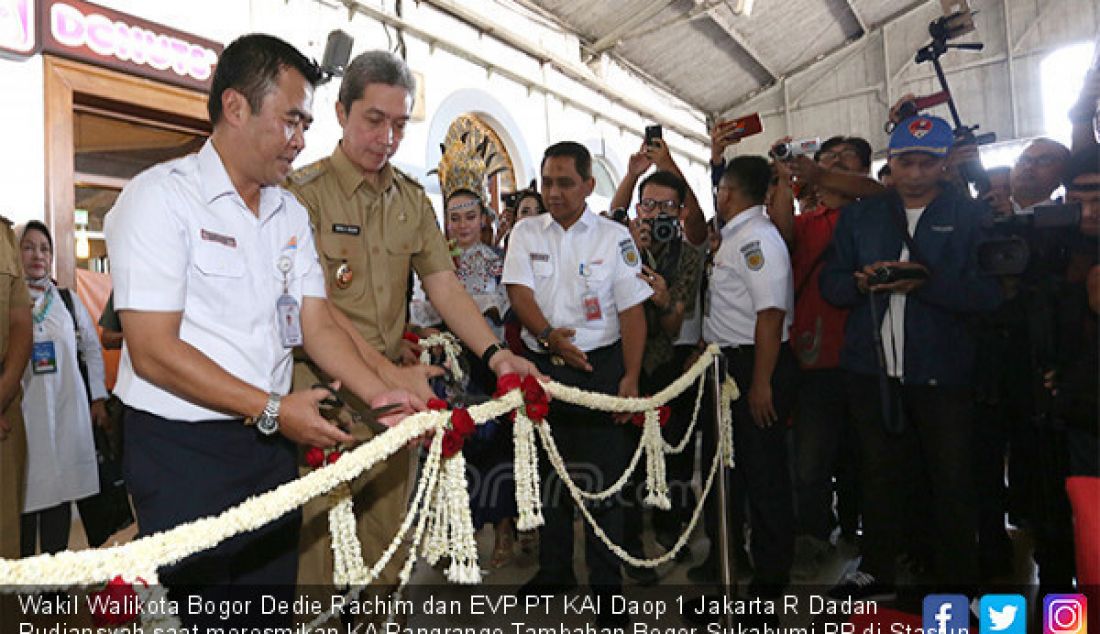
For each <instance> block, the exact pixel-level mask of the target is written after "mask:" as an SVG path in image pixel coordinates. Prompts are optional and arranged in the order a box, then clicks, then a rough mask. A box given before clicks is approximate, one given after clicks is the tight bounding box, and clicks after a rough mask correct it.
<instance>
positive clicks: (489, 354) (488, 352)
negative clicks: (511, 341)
mask: <svg viewBox="0 0 1100 634" xmlns="http://www.w3.org/2000/svg"><path fill="white" fill-rule="evenodd" d="M507 349H508V348H507V347H506V346H505V345H504V344H503V343H501V342H499V341H497V342H495V343H492V344H490V345H489V347H488V348H486V349H485V352H482V353H481V362H482V363H484V364H485V365H486V367H488V365H489V361H490V360H492V358H493V357H494V356H495V355H496V353H498V352H500V351H502V350H507Z"/></svg>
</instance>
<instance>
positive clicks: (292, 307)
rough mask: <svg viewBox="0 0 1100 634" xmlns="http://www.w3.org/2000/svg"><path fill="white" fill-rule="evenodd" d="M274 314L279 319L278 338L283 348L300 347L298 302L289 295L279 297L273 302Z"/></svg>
mask: <svg viewBox="0 0 1100 634" xmlns="http://www.w3.org/2000/svg"><path fill="white" fill-rule="evenodd" d="M275 312H276V313H277V315H278V319H279V338H280V339H281V340H282V342H283V347H284V348H293V347H295V346H300V345H302V320H301V314H300V311H299V308H298V301H297V300H295V299H294V298H293V297H291V296H290V295H285V294H284V295H281V296H279V301H277V302H275Z"/></svg>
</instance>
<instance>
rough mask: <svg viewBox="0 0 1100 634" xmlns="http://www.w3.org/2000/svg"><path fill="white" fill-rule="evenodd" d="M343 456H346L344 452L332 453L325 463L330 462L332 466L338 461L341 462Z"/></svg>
mask: <svg viewBox="0 0 1100 634" xmlns="http://www.w3.org/2000/svg"><path fill="white" fill-rule="evenodd" d="M342 455H344V452H342V451H333V452H330V453H329V455H328V457H327V458H325V461H326V462H328V463H329V464H332V463H334V462H336V461H337V460H339V459H340V456H342Z"/></svg>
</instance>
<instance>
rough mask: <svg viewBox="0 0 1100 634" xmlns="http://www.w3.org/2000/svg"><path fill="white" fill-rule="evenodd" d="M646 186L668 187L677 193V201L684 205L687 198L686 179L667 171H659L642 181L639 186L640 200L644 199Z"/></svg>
mask: <svg viewBox="0 0 1100 634" xmlns="http://www.w3.org/2000/svg"><path fill="white" fill-rule="evenodd" d="M646 185H659V186H661V187H668V188H669V189H672V190H674V191H675V192H676V200H677V201H679V203H680V204H681V205H682V204H684V199H685V198H687V183H686V182H684V179H682V178H680V177H679V176H677V175H675V174H673V173H672V172H669V171H666V170H657V171H656V172H653V173H652V174H650V175H649V176H646V177H645V178H644V179H642V182H641V184H640V185H638V199H639V200H641V198H642V191H643V190H644V189H645V187H646Z"/></svg>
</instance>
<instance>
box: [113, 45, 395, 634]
mask: <svg viewBox="0 0 1100 634" xmlns="http://www.w3.org/2000/svg"><path fill="white" fill-rule="evenodd" d="M319 77H320V73H319V70H318V69H317V68H316V66H315V65H314V64H313V63H311V62H310V61H308V60H307V59H306V58H305V57H304V56H302V54H301V53H299V52H298V51H297V50H296V49H294V47H292V46H291V45H289V44H287V43H286V42H283V41H282V40H279V39H277V38H274V37H270V36H266V35H248V36H244V37H242V38H240V39H238V40H236V41H235V42H233V43H232V44H231V45H230V46H229V47H227V48H226V49H225V51H224V53H223V54H222V57H221V59H220V60H219V63H218V67H217V71H216V72H215V75H214V79H213V84H212V88H211V92H210V97H209V101H208V109H209V113H210V120H211V122H213V126H214V131H213V134H212V135H211V137H210V140H209V141H207V142H206V144H205V145H204V146H203V147H202V149H201V150H200V151H199V152H198V153H197V154H193V155H189V156H186V157H184V158H181V159H177V160H175V161H170V162H168V163H164V164H161V165H158V166H156V167H153V168H151V169H149V170H147V171H145V172H143V173H142V174H140V175H138V176H137V177H136V178H134V180H133V181H131V182H130V183H129V184H128V185H127V186H126V188H125V189H124V190H123V192H122V194H121V195H120V196H119V199H118V202H117V203H116V205H115V207H114V209H112V210H111V212H110V213H109V214H108V215H107V221H106V233H107V245H108V249H109V252H110V254H111V263H112V267H111V268H112V278H113V282H114V291H115V308H116V309H117V310H118V311H119V314H120V316H121V319H122V325H123V332H124V334H125V347H124V349H123V356H122V362H121V365H120V367H119V376H118V384H117V393H118V395H119V397H120V398H121V399H122V401H123V402H124V403H125V404H126V413H125V417H124V425H125V439H126V450H125V459H124V460H125V462H124V468H125V471H126V482H127V484H128V485H129V488H130V492H131V494H132V496H133V501H134V507H135V509H136V511H137V516H138V523H139V526H140V529H141V534H142V535H148V534H150V533H155V532H158V531H164V530H168V529H170V528H173V527H174V526H177V525H179V524H182V523H185V522H189V521H192V520H195V519H198V518H200V517H205V516H211V515H216V514H218V513H220V512H221V511H224V510H225V509H227V508H230V507H232V506H234V505H236V504H238V503H240V502H242V501H243V500H245V499H246V498H248V497H250V496H253V495H259V494H261V493H264V492H265V491H267V490H270V489H272V488H274V487H276V486H278V485H280V484H283V483H284V482H287V481H289V480H292V479H293V478H294V477H295V476H296V475H297V468H296V464H295V447H294V443H301V444H309V445H314V446H320V447H331V446H333V445H336V444H337V443H348V442H351V441H352V438H351V436H350V435H348V434H346V433H344V432H343V431H341V430H340V429H338V428H337V427H335V426H333V425H332V424H330V423H329V422H327V421H326V420H325V419H324V418H322V417H321V416H320V414H319V411H318V403H319V401H321V400H322V399H324V398H325V397H326V396H327V392H326V391H325V390H322V389H313V390H308V391H303V392H295V393H292V394H287V391H288V389H289V387H290V382H291V362H292V360H291V350H292V348H293V347H294V346H297V345H302V346H304V347H305V349H306V352H307V353H308V354H309V355H310V356H311V357H312V358H313V359H314V360H315V361H316V362H317V363H318V365H320V366H321V367H322V368H324V369H325V371H326V372H327V373H328V374H329V375H331V376H333V377H336V378H337V379H339V380H341V381H343V382H344V384H345V385H347V387H348V388H349V389H351V390H352V391H353V392H354V393H355V394H356V395H358V396H359V397H361V398H362V399H363V400H364V401H365V402H369V403H372V404H375V405H378V404H381V403H383V402H388V401H395V402H400V403H401V404H402V408H401V409H400V412H408V411H411V405H410V403H409V397H408V396H407V395H405V394H404V393H399V392H394V393H386V394H384V393H383V390H382V388H381V385H382V384H381V383H380V381H379V380H378V379H377V377H376V375H375V374H374V373H373V372H372V371H371V370H370V369H369V368H368V367H367V365H366V364H365V363H363V361H362V359H361V358H360V357H359V356H358V353H357V352H356V348H355V346H354V344H353V343H352V341H351V340H350V339H349V338H348V335H347V334H346V333H345V332H344V331H343V330H342V329H340V328H339V327H338V326H337V325H336V324H335V322H333V321H332V318H331V315H330V312H329V307H328V304H327V300H326V299H325V285H324V278H323V275H322V272H321V268H320V265H319V263H318V260H317V254H316V252H315V250H314V246H313V238H312V234H311V231H310V225H309V218H308V216H307V214H306V210H305V209H304V208H303V207H302V206H301V205H300V204H298V202H297V201H296V200H295V198H294V196H293V195H291V194H290V193H289V192H286V191H285V190H282V189H280V188H279V187H277V184H278V183H280V182H281V181H282V180H283V179H285V178H286V176H287V174H288V173H289V171H290V166H291V162H292V161H293V160H294V158H295V157H296V156H297V155H298V153H299V152H300V151H301V150H302V148H303V147H304V145H305V140H304V136H303V135H304V133H305V130H306V129H307V128H308V127H309V124H310V122H311V121H312V116H311V114H310V103H311V101H312V97H313V87H314V85H315V84H316V83H317V81H318V79H319ZM400 412H399V414H400ZM399 414H398V415H399ZM299 523H300V517H299V513H298V512H294V513H290V514H288V515H287V516H284V517H282V518H280V519H279V520H276V521H275V522H273V523H271V524H269V525H267V526H265V527H263V528H261V529H259V530H258V531H255V532H252V533H248V534H245V535H240V536H238V537H235V538H233V539H230V540H227V541H225V542H223V543H222V544H220V545H219V546H217V547H216V548H214V549H212V550H210V551H207V552H204V553H200V554H198V555H195V556H193V557H190V558H188V559H186V560H184V561H183V562H181V563H180V564H177V565H175V566H172V567H170V568H169V569H167V570H164V571H162V575H161V579H162V581H164V582H165V583H167V584H169V585H171V586H177V588H176V591H177V592H189V593H192V594H199V595H201V596H202V597H203V598H206V599H223V598H226V597H229V596H231V597H233V598H234V599H236V598H240V597H242V596H247V597H253V596H255V595H254V594H250V592H255V587H254V586H256V585H257V584H264V585H266V586H267V587H266V588H265V590H264V592H265V593H267V594H272V595H275V596H277V598H280V599H292V598H293V584H294V580H295V573H296V566H297V544H298V527H299ZM245 585H251V586H253V587H252V588H241V587H240V586H245ZM178 586H186V587H185V588H184V587H178ZM196 586H201V587H196ZM234 586H235V587H234ZM242 592H243V593H244V594H243V595H242ZM177 598H179V599H181V600H180V606H181V609H182V611H183V614H181V615H180V616H181V620H182V621H183V624H184V625H185V626H188V627H191V626H204V625H217V626H221V627H224V626H226V623H227V622H226V621H222V620H218V619H217V615H216V614H194V613H189V612H188V609H187V608H188V606H189V605H191V602H190V601H188V600H183V599H184V598H183V597H177ZM252 605H253V609H252V612H251V613H250V614H242V615H240V616H238V617H236V618H237V619H238V621H237V622H238V623H240V624H247V625H258V624H264V625H278V626H288V625H289V624H290V619H291V618H292V616H291V615H273V616H268V617H264V616H262V615H260V614H258V613H257V612H258V608H259V602H257V601H254V602H253V603H252ZM265 618H266V619H269V620H270V622H268V621H265V620H264V619H265Z"/></svg>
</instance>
